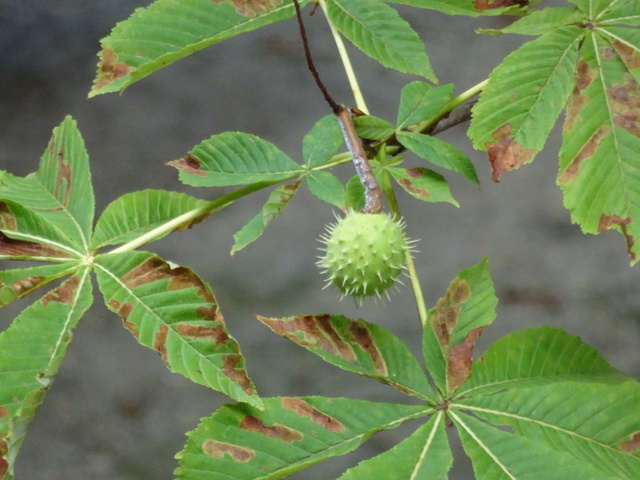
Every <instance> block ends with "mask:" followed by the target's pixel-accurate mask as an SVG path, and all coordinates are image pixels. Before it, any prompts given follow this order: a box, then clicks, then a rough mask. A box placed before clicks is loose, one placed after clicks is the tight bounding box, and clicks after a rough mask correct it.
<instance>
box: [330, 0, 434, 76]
mask: <svg viewBox="0 0 640 480" xmlns="http://www.w3.org/2000/svg"><path fill="white" fill-rule="evenodd" d="M327 13H328V15H329V18H330V20H331V22H332V23H333V24H334V25H335V27H336V29H337V30H338V31H340V33H342V34H343V35H344V36H345V37H347V38H348V39H349V41H351V42H352V43H353V44H354V45H355V46H356V47H358V48H359V49H360V50H362V51H363V52H364V53H366V54H367V55H369V56H370V57H371V58H374V59H375V60H377V61H379V62H380V63H381V64H382V65H384V66H385V67H389V68H394V69H396V70H399V71H401V72H404V73H413V74H416V75H421V76H423V77H425V78H427V79H428V80H431V81H434V82H435V81H437V79H436V76H435V74H434V73H433V70H432V68H431V64H430V63H429V58H428V57H427V54H426V53H425V51H424V44H423V43H422V41H421V40H420V37H419V36H418V34H417V33H416V32H415V31H414V30H413V29H412V28H411V26H410V25H409V24H408V23H407V22H406V21H405V20H403V19H402V18H401V17H400V15H398V12H396V10H395V9H393V8H391V7H389V6H388V5H387V4H385V3H384V2H382V1H381V0H328V1H327Z"/></svg>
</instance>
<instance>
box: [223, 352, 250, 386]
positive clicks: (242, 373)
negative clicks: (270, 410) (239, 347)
mask: <svg viewBox="0 0 640 480" xmlns="http://www.w3.org/2000/svg"><path fill="white" fill-rule="evenodd" d="M243 363H244V359H243V358H242V355H239V354H230V355H225V356H224V359H223V367H222V373H224V374H225V375H226V376H227V378H229V380H231V381H233V382H235V383H237V384H238V385H240V387H241V388H242V390H243V391H244V392H245V393H246V394H247V395H253V394H254V393H255V392H254V390H253V388H252V387H251V380H250V379H249V374H248V373H247V370H246V369H245V368H243V367H240V368H238V365H243Z"/></svg>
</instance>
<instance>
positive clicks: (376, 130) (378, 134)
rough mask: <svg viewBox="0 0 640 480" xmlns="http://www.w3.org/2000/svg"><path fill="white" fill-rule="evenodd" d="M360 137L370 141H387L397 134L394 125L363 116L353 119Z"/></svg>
mask: <svg viewBox="0 0 640 480" xmlns="http://www.w3.org/2000/svg"><path fill="white" fill-rule="evenodd" d="M353 126H354V127H356V131H357V132H358V136H359V137H360V138H366V139H369V140H386V139H388V138H389V137H390V136H392V135H393V134H394V133H396V132H395V129H394V128H393V125H391V124H390V123H389V122H387V121H386V120H383V119H381V118H378V117H374V116H372V115H363V116H361V117H355V118H354V119H353Z"/></svg>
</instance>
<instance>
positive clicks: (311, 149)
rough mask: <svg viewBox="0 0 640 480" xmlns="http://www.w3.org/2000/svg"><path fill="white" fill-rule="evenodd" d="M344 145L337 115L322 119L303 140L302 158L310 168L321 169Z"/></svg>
mask: <svg viewBox="0 0 640 480" xmlns="http://www.w3.org/2000/svg"><path fill="white" fill-rule="evenodd" d="M343 145H344V137H343V135H342V128H340V124H339V123H338V119H337V118H336V116H335V115H327V116H326V117H322V118H321V119H320V120H318V121H317V122H316V124H315V125H314V126H313V127H312V128H311V130H309V133H307V134H306V135H305V136H304V138H303V139H302V158H303V159H304V163H305V165H306V166H307V167H309V168H314V167H319V166H322V165H324V164H325V163H327V161H328V160H329V159H330V158H331V157H333V156H334V155H335V154H336V153H338V152H339V151H340V148H342V146H343Z"/></svg>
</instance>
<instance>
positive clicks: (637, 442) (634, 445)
mask: <svg viewBox="0 0 640 480" xmlns="http://www.w3.org/2000/svg"><path fill="white" fill-rule="evenodd" d="M638 449H640V432H636V433H634V434H633V436H632V437H631V439H629V440H626V441H624V442H622V443H620V450H622V451H623V452H629V453H631V452H635V451H636V450H638Z"/></svg>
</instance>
